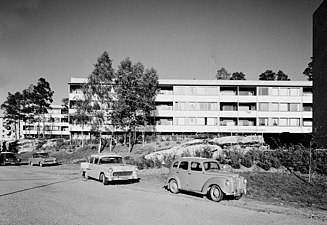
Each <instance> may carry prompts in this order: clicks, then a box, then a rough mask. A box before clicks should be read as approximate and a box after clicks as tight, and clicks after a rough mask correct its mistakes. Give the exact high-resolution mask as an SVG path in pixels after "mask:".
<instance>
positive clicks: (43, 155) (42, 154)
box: [36, 153, 49, 158]
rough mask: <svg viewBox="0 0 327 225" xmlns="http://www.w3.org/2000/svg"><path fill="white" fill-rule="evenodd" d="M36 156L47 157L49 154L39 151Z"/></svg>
mask: <svg viewBox="0 0 327 225" xmlns="http://www.w3.org/2000/svg"><path fill="white" fill-rule="evenodd" d="M36 157H39V158H48V157H49V154H48V153H39V154H38V155H37V156H36Z"/></svg>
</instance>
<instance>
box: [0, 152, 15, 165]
mask: <svg viewBox="0 0 327 225" xmlns="http://www.w3.org/2000/svg"><path fill="white" fill-rule="evenodd" d="M0 165H1V166H6V165H17V166H18V165H20V159H17V157H16V155H15V153H13V152H0Z"/></svg>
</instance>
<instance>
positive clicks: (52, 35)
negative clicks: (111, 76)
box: [0, 0, 323, 104]
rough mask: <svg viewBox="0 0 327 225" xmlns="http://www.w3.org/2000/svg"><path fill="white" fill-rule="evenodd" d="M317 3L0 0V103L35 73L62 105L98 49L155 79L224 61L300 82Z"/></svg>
mask: <svg viewBox="0 0 327 225" xmlns="http://www.w3.org/2000/svg"><path fill="white" fill-rule="evenodd" d="M322 1H323V0H69V1H68V0H0V103H1V104H2V103H3V102H4V101H5V100H6V98H7V96H8V92H10V93H15V92H17V91H18V92H21V91H23V90H24V89H26V88H28V87H29V86H30V85H31V84H36V83H37V81H38V79H39V78H41V77H43V78H45V79H46V81H48V82H49V83H50V86H51V89H52V90H53V91H54V96H53V100H54V101H53V104H61V100H62V99H63V98H65V97H68V83H69V82H70V78H71V77H81V78H83V77H84V78H86V77H87V76H88V75H89V74H90V73H91V72H92V71H93V69H94V64H95V63H96V62H97V58H98V57H99V56H100V55H101V54H102V53H103V52H104V51H107V52H108V53H109V56H110V58H111V59H112V60H113V67H114V69H117V67H118V65H119V63H120V62H121V61H122V60H124V59H125V58H127V57H129V58H130V60H131V61H132V62H133V63H136V62H141V63H142V64H143V65H144V66H145V68H151V67H152V68H154V69H156V70H157V72H158V75H159V78H160V79H199V80H200V79H204V80H208V79H215V74H216V72H217V70H218V69H220V68H222V67H224V68H225V69H227V71H228V72H230V73H233V72H243V73H244V74H245V76H246V79H247V80H258V77H259V75H260V74H261V73H263V72H265V71H266V70H273V71H274V72H278V70H282V71H283V72H284V73H285V74H287V75H288V76H289V78H290V79H291V80H306V77H305V76H304V75H303V74H302V72H303V70H304V69H305V68H306V66H307V64H308V63H309V61H310V57H311V56H312V14H313V13H314V11H315V10H316V9H317V8H318V7H319V5H320V4H321V3H322Z"/></svg>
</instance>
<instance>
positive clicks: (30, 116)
mask: <svg viewBox="0 0 327 225" xmlns="http://www.w3.org/2000/svg"><path fill="white" fill-rule="evenodd" d="M32 99H33V85H30V86H29V87H28V88H27V89H24V90H23V105H22V107H23V108H22V112H23V114H24V117H23V121H24V124H25V130H26V122H27V121H28V123H29V124H31V122H32V121H34V113H33V112H35V105H34V104H33V102H32ZM28 130H29V134H30V130H31V129H30V127H29V128H28Z"/></svg>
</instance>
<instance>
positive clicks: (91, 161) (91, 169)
mask: <svg viewBox="0 0 327 225" xmlns="http://www.w3.org/2000/svg"><path fill="white" fill-rule="evenodd" d="M94 158H95V157H93V156H92V157H90V159H89V168H88V170H87V175H88V176H89V177H93V178H94Z"/></svg>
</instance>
